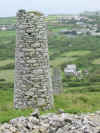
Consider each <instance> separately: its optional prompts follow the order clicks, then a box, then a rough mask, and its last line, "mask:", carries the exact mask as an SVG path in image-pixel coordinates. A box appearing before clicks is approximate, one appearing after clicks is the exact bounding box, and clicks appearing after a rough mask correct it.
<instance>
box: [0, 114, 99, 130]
mask: <svg viewBox="0 0 100 133" xmlns="http://www.w3.org/2000/svg"><path fill="white" fill-rule="evenodd" d="M0 133H100V112H97V113H94V114H81V115H73V114H68V113H61V114H46V115H42V116H40V115H39V114H38V113H32V114H31V115H30V116H29V117H23V116H22V117H19V118H16V119H13V120H11V121H10V122H9V123H5V124H3V125H0Z"/></svg>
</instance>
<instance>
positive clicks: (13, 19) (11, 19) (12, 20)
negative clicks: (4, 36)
mask: <svg viewBox="0 0 100 133" xmlns="http://www.w3.org/2000/svg"><path fill="white" fill-rule="evenodd" d="M8 24H16V17H8V18H0V25H8Z"/></svg>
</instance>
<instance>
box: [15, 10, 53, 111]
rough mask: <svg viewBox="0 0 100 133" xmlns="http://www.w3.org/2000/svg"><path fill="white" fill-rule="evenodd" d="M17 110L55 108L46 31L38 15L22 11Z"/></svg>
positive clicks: (18, 29)
mask: <svg viewBox="0 0 100 133" xmlns="http://www.w3.org/2000/svg"><path fill="white" fill-rule="evenodd" d="M16 34H17V36H16V59H15V62H16V63H15V87H14V106H15V108H27V107H42V108H44V109H49V108H51V107H52V106H53V96H52V95H53V94H52V87H51V77H50V73H49V64H48V58H49V57H48V40H47V28H46V24H45V21H44V16H43V15H42V14H41V13H38V12H26V11H25V10H20V11H19V12H18V13H17V24H16Z"/></svg>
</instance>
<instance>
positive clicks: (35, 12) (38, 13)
mask: <svg viewBox="0 0 100 133" xmlns="http://www.w3.org/2000/svg"><path fill="white" fill-rule="evenodd" d="M28 13H33V14H35V15H37V16H42V15H43V14H42V13H40V12H38V11H29V12H28Z"/></svg>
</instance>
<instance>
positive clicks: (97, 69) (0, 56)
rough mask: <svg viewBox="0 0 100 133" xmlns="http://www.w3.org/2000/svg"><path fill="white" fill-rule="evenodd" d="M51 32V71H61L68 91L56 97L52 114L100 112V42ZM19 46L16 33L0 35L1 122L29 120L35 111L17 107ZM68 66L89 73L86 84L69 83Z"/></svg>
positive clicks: (95, 39) (92, 38) (51, 30)
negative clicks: (27, 117) (16, 60)
mask: <svg viewBox="0 0 100 133" xmlns="http://www.w3.org/2000/svg"><path fill="white" fill-rule="evenodd" d="M1 22H2V21H1ZM67 26H68V25H67ZM69 27H70V26H69ZM62 28H64V27H60V29H62ZM48 29H49V31H50V32H51V34H50V36H49V37H48V40H49V41H48V43H49V55H50V65H51V68H53V67H60V68H61V70H62V81H63V89H64V93H63V94H61V95H59V96H55V97H54V101H55V106H54V108H53V109H52V110H50V112H56V111H57V110H58V109H59V108H63V109H64V110H65V112H70V113H81V112H94V111H97V110H100V94H99V93H100V38H98V37H91V36H77V37H75V38H68V37H67V36H65V35H60V34H59V33H58V31H59V26H58V27H54V26H53V27H48ZM15 42H16V32H15V31H0V122H6V121H8V120H10V119H12V118H14V117H18V116H21V115H24V116H26V115H28V114H30V113H31V112H32V111H33V109H27V110H15V109H14V107H13V88H14V83H13V82H14V57H15ZM67 64H76V65H77V67H78V70H84V69H87V70H88V72H89V75H88V77H86V78H84V79H83V80H78V79H75V78H72V79H69V78H68V77H66V76H65V74H64V72H63V71H64V67H65V66H66V65H67ZM41 113H46V112H43V111H41Z"/></svg>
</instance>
